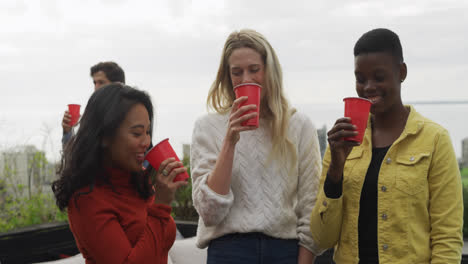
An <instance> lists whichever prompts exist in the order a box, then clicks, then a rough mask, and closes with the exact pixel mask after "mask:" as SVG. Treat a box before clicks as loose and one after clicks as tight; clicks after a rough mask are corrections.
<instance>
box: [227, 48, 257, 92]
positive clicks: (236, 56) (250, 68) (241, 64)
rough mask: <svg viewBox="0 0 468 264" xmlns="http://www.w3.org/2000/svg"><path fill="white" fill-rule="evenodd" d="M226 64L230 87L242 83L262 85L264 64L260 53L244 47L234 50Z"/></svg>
mask: <svg viewBox="0 0 468 264" xmlns="http://www.w3.org/2000/svg"><path fill="white" fill-rule="evenodd" d="M228 64H229V75H230V77H231V82H232V87H234V86H236V85H239V84H242V83H256V84H260V85H263V79H264V76H265V63H263V59H262V56H261V55H260V53H258V52H257V51H255V50H254V49H251V48H245V47H244V48H238V49H235V50H234V51H233V52H232V54H231V56H229V59H228ZM261 97H263V89H262V96H261Z"/></svg>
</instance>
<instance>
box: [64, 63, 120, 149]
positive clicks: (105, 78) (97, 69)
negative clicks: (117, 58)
mask: <svg viewBox="0 0 468 264" xmlns="http://www.w3.org/2000/svg"><path fill="white" fill-rule="evenodd" d="M90 75H91V78H92V79H93V83H94V91H96V90H98V89H99V88H101V87H102V86H104V85H106V84H110V83H113V82H121V83H125V73H124V71H123V70H122V68H121V67H120V66H119V65H118V64H117V63H115V62H112V61H106V62H99V63H98V64H96V65H94V66H93V67H91V71H90ZM70 120H71V116H70V113H69V112H68V110H67V111H65V113H64V115H63V119H62V128H63V136H62V146H65V144H66V143H67V142H68V141H69V140H70V138H71V137H72V135H73V131H72V126H70V125H69V124H70Z"/></svg>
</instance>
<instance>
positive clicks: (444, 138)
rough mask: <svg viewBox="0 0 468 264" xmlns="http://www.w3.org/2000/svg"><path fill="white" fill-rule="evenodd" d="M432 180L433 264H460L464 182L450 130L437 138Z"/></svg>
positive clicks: (431, 172)
mask: <svg viewBox="0 0 468 264" xmlns="http://www.w3.org/2000/svg"><path fill="white" fill-rule="evenodd" d="M428 181H429V199H430V200H429V213H430V219H431V248H432V258H431V263H432V264H435V263H460V260H461V254H462V247H463V193H462V183H461V176H460V170H459V168H458V163H457V160H456V157H455V153H454V151H453V147H452V142H451V141H450V137H449V135H448V133H447V131H446V130H443V132H442V133H441V134H440V135H439V137H438V138H436V141H435V148H434V152H433V158H432V162H431V165H430V167H429V175H428Z"/></svg>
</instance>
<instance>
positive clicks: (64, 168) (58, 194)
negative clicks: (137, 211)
mask: <svg viewBox="0 0 468 264" xmlns="http://www.w3.org/2000/svg"><path fill="white" fill-rule="evenodd" d="M136 104H143V105H144V106H145V108H146V110H147V111H148V116H149V118H150V135H151V136H152V132H153V129H152V127H153V105H152V103H151V98H150V96H149V95H148V94H147V93H146V92H143V91H140V90H137V89H135V88H132V87H130V86H127V85H124V84H122V83H117V82H116V83H112V84H108V85H106V86H104V87H102V88H101V89H98V90H97V91H95V92H94V93H93V95H92V96H91V97H90V98H89V100H88V103H87V105H86V109H85V110H84V113H83V116H82V117H81V120H80V127H79V129H78V132H77V133H76V135H75V136H73V137H72V138H71V139H70V141H69V142H67V144H66V146H65V149H64V151H63V153H62V161H61V166H60V168H59V171H58V174H59V179H58V180H56V181H54V182H53V183H52V190H53V192H54V195H55V198H56V203H57V205H58V207H59V208H60V209H61V210H64V209H65V208H66V207H67V206H68V203H69V201H70V199H71V198H72V197H73V195H74V193H75V192H76V191H77V190H79V189H81V188H83V187H86V186H89V190H90V192H91V191H92V189H93V187H94V185H95V183H96V181H103V182H106V183H109V184H110V181H109V176H108V175H107V174H106V173H104V164H103V159H102V158H103V155H104V153H105V151H104V147H103V146H102V141H103V139H104V138H112V137H114V135H115V134H116V132H117V129H118V128H119V126H120V125H121V123H122V122H123V121H124V120H125V116H126V115H127V113H128V112H129V111H130V109H131V108H132V107H133V106H135V105H136ZM149 148H151V144H150V146H149ZM149 148H148V149H149ZM150 173H154V169H153V168H149V170H148V169H147V170H146V171H145V172H134V173H132V184H133V185H134V188H135V189H136V190H137V191H138V193H139V194H140V196H141V197H142V198H144V199H147V198H148V197H149V196H151V195H152V194H153V191H152V187H151V185H150V184H149V175H150ZM88 193H89V192H88ZM82 194H86V193H78V194H77V195H76V196H74V197H75V201H76V198H78V196H80V195H82Z"/></svg>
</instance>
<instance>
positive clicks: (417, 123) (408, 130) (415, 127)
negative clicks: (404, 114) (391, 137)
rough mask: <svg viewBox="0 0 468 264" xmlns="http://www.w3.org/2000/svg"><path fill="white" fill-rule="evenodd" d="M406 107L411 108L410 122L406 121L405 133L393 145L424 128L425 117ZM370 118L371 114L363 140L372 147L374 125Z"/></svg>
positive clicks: (412, 108)
mask: <svg viewBox="0 0 468 264" xmlns="http://www.w3.org/2000/svg"><path fill="white" fill-rule="evenodd" d="M405 107H406V108H409V111H410V112H409V115H408V120H406V125H405V128H404V129H403V132H402V133H401V135H400V137H398V139H397V140H395V142H393V145H394V144H396V143H397V142H399V141H401V140H402V139H404V138H405V137H407V136H408V135H415V134H418V133H419V132H420V131H421V129H422V128H423V126H424V117H423V116H422V115H421V114H420V113H418V112H416V110H415V109H414V107H413V106H412V105H405ZM370 117H371V114H369V119H368V120H367V128H366V132H365V135H364V139H363V143H364V142H365V141H367V142H366V143H365V144H366V145H372V143H371V142H372V125H371V118H370Z"/></svg>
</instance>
